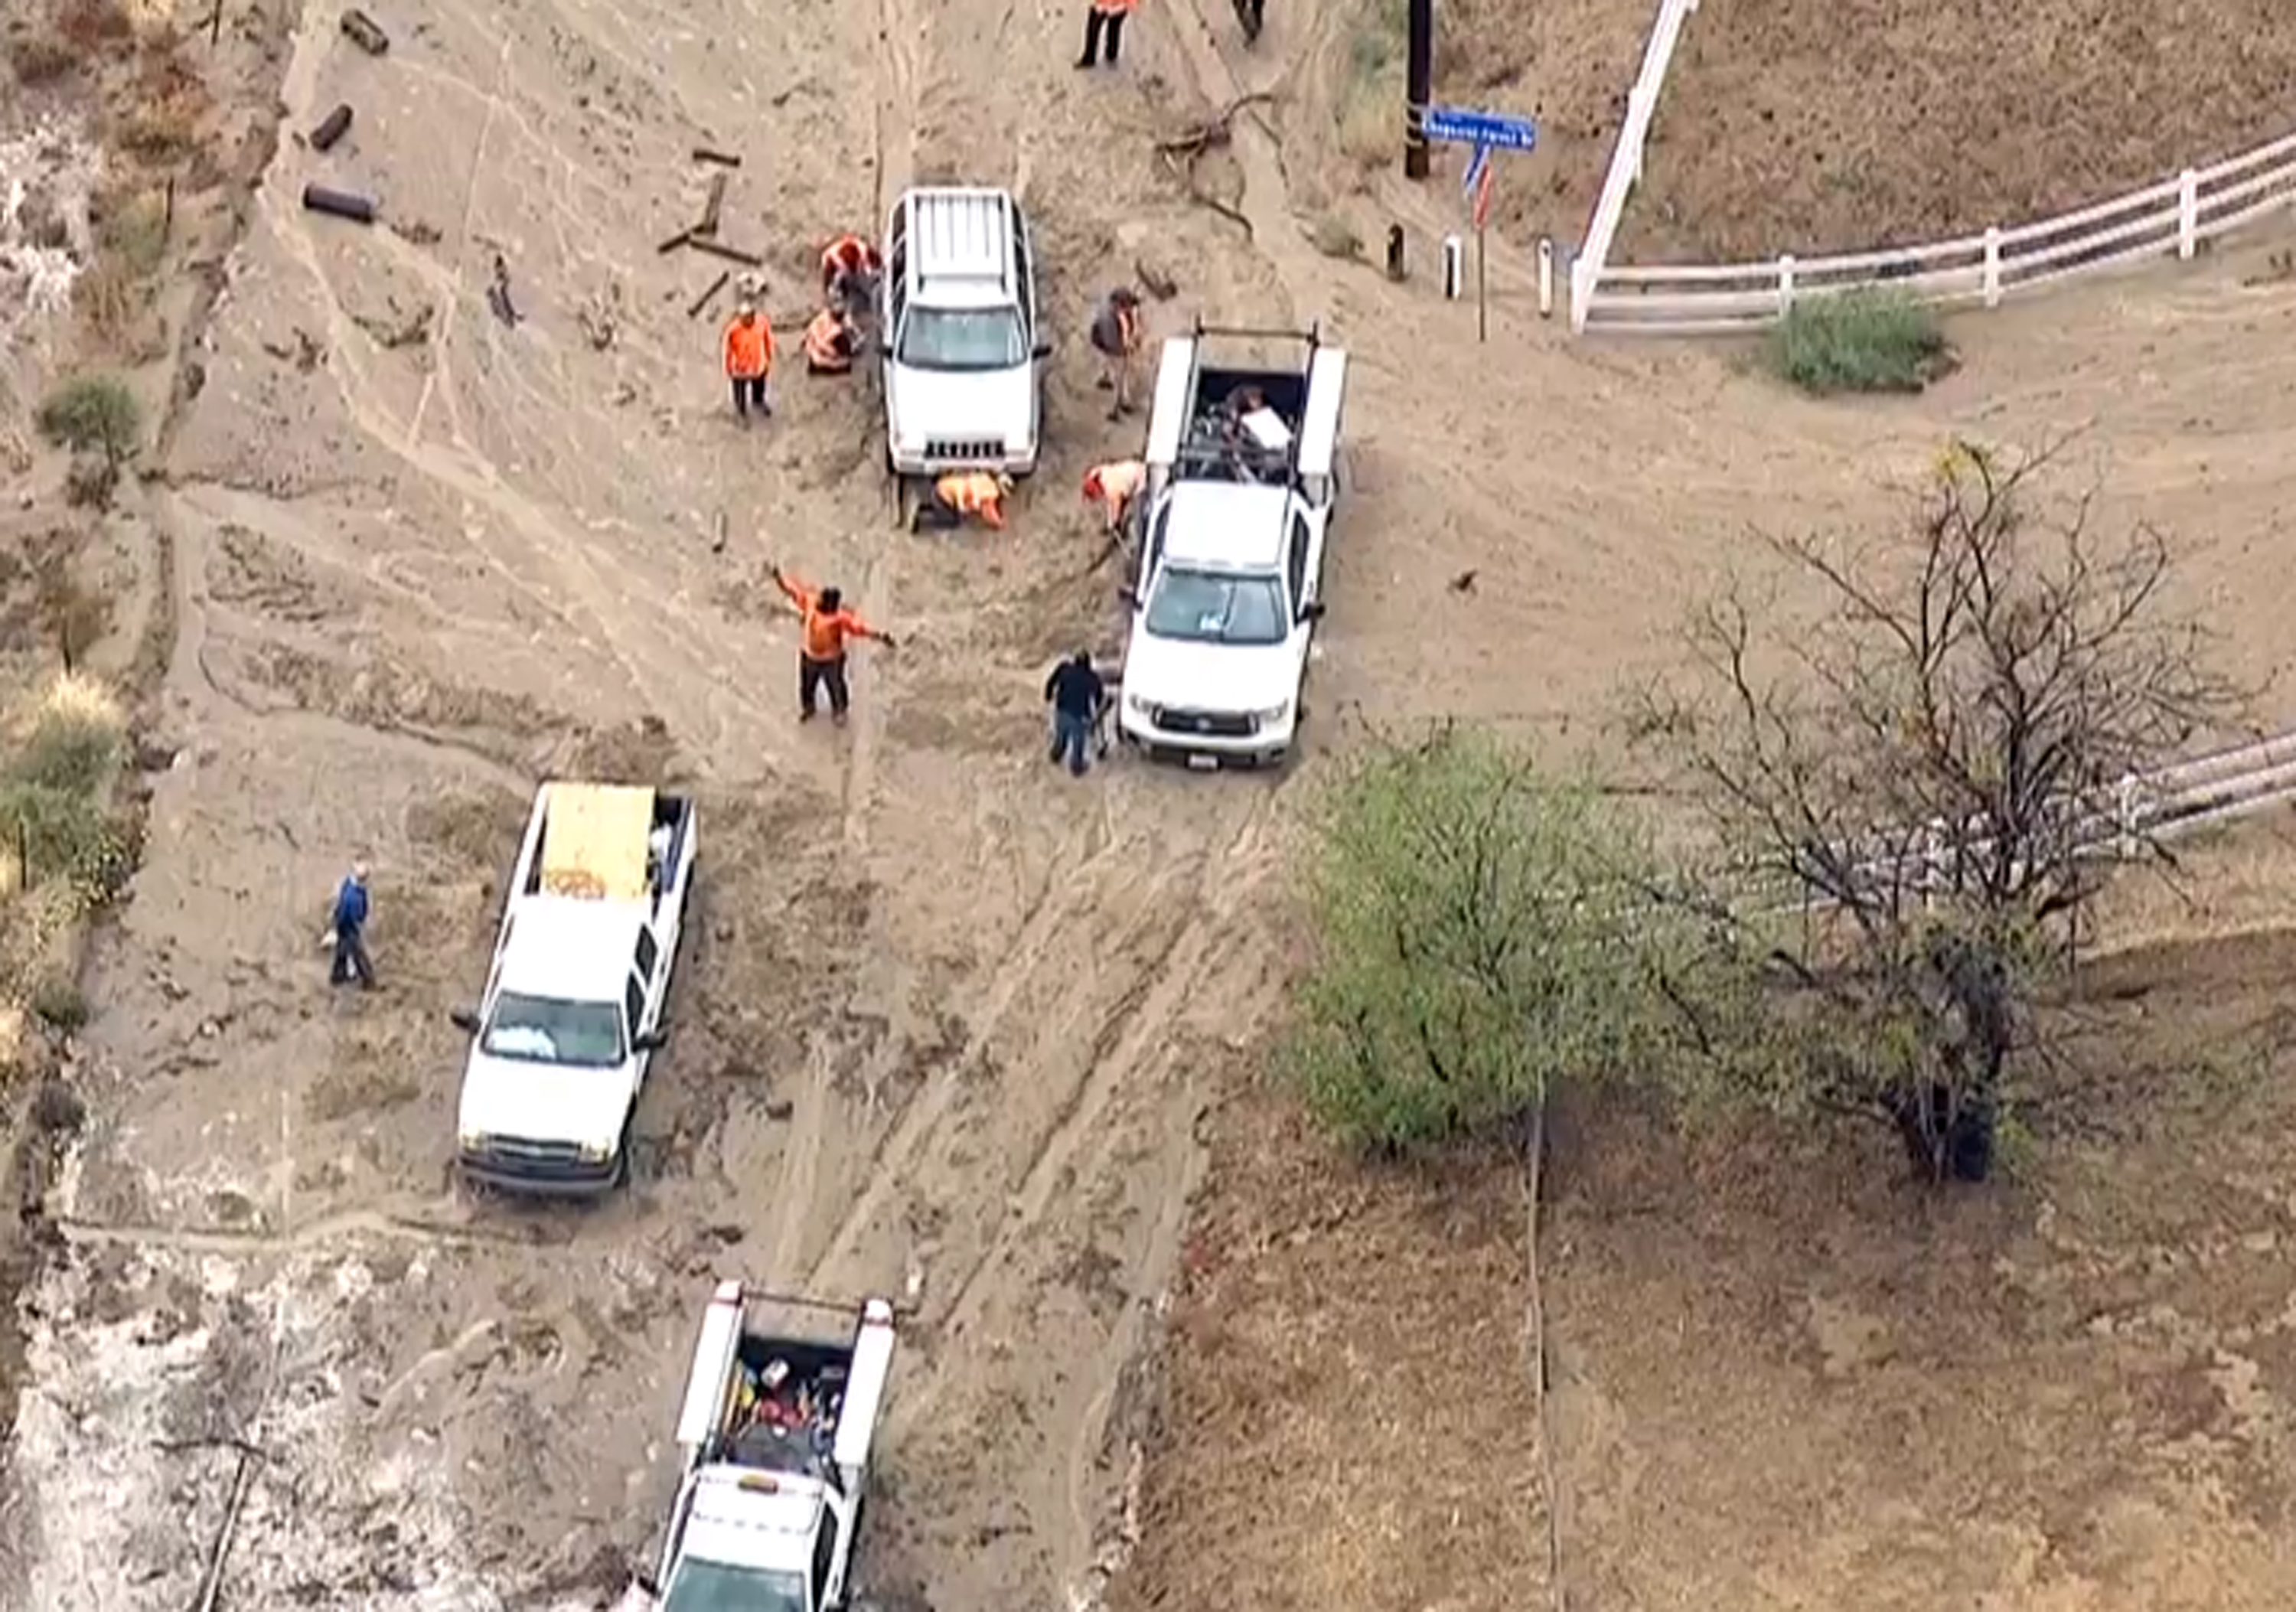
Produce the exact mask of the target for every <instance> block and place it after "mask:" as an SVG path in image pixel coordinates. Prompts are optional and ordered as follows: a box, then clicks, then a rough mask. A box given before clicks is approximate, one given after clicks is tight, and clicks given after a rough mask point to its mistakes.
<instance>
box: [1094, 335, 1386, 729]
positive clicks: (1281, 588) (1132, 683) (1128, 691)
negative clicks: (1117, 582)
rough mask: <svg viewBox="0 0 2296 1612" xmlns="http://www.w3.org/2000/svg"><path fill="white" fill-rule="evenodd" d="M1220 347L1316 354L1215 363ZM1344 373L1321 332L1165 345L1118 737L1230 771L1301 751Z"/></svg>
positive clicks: (1336, 474) (1193, 338)
mask: <svg viewBox="0 0 2296 1612" xmlns="http://www.w3.org/2000/svg"><path fill="white" fill-rule="evenodd" d="M1209 341H1220V342H1222V343H1228V342H1236V343H1239V344H1241V343H1245V342H1250V343H1256V344H1260V345H1265V344H1267V343H1269V342H1281V343H1284V344H1290V345H1294V346H1297V347H1299V348H1300V349H1301V350H1303V351H1304V356H1303V357H1302V358H1300V360H1299V361H1298V362H1297V363H1296V364H1293V365H1290V366H1280V367H1268V366H1242V365H1234V364H1224V365H1219V366H1214V365H1211V364H1209V363H1207V362H1206V361H1205V349H1206V344H1207V343H1208V342H1209ZM1347 372H1348V355H1347V354H1346V353H1345V352H1344V351H1342V350H1341V349H1339V348H1336V347H1326V346H1324V344H1323V342H1322V341H1321V340H1320V338H1319V336H1318V333H1316V331H1314V330H1308V331H1305V332H1289V331H1287V332H1280V333H1279V332H1265V331H1238V330H1215V329H1208V328H1206V327H1204V326H1203V325H1198V326H1197V327H1196V329H1195V331H1194V332H1193V333H1192V334H1189V335H1185V336H1175V337H1173V338H1171V339H1170V340H1169V341H1166V342H1165V343H1164V353H1163V358H1162V360H1161V362H1160V364H1159V366H1158V368H1157V372H1156V398H1155V404H1154V407H1153V410H1152V413H1151V414H1150V415H1149V420H1148V451H1147V461H1146V462H1147V467H1148V481H1147V486H1146V488H1145V489H1144V493H1143V498H1142V507H1144V509H1145V511H1146V516H1145V519H1144V522H1143V525H1142V527H1141V538H1140V544H1139V566H1138V570H1137V572H1136V578H1135V580H1134V583H1133V586H1132V587H1131V588H1129V589H1128V591H1127V594H1126V600H1127V603H1128V604H1129V605H1130V606H1131V609H1132V631H1131V637H1130V639H1129V641H1128V644H1127V646H1126V649H1125V653H1124V673H1123V697H1122V702H1121V703H1120V705H1119V710H1118V717H1117V731H1118V733H1119V735H1120V736H1122V737H1123V738H1124V740H1125V741H1126V742H1127V743H1128V744H1133V745H1135V746H1136V747H1138V748H1139V749H1141V750H1143V751H1144V752H1145V753H1148V754H1149V755H1151V756H1157V757H1162V756H1177V757H1181V758H1184V759H1185V760H1186V761H1188V762H1189V763H1190V764H1191V765H1193V766H1199V767H1218V766H1219V765H1220V764H1222V763H1223V762H1228V761H1236V762H1246V763H1257V762H1270V763H1273V762H1278V761H1283V759H1284V758H1285V757H1286V756H1287V755H1289V754H1290V753H1291V751H1292V744H1293V741H1294V738H1295V736H1296V733H1297V729H1298V727H1299V721H1300V688H1301V686H1302V684H1303V683H1304V682H1305V681H1306V679H1307V675H1308V648H1309V646H1310V643H1311V641H1312V640H1313V638H1314V636H1315V629H1316V621H1318V620H1319V619H1320V618H1321V617H1322V615H1323V613H1324V601H1323V578H1324V538H1325V536H1326V534H1327V533H1328V531H1329V530H1330V527H1331V522H1332V515H1333V511H1334V509H1335V508H1336V507H1337V506H1338V504H1339V499H1340V494H1341V475H1340V437H1341V409H1342V406H1343V405H1344V403H1345V402H1346V399H1347Z"/></svg>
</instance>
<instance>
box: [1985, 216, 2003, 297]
mask: <svg viewBox="0 0 2296 1612" xmlns="http://www.w3.org/2000/svg"><path fill="white" fill-rule="evenodd" d="M1985 306H1986V307H1988V308H1998V307H2000V306H2001V226H1999V225H1994V226H1992V227H1991V228H1989V229H1988V230H1987V231H1986V232H1985Z"/></svg>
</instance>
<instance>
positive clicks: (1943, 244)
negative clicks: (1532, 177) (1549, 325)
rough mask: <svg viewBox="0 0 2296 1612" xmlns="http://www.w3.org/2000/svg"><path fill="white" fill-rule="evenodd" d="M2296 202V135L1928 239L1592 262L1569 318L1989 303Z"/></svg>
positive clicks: (1772, 315)
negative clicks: (2157, 178)
mask: <svg viewBox="0 0 2296 1612" xmlns="http://www.w3.org/2000/svg"><path fill="white" fill-rule="evenodd" d="M2292 201H2296V136H2287V137H2285V138H2283V139H2279V140H2275V141H2272V142H2271V143H2270V144H2265V145H2259V146H2258V147H2257V148H2256V149H2255V150H2253V151H2251V152H2243V153H2242V154H2241V155H2239V156H2237V157H2234V158H2231V159H2229V160H2226V161H2223V162H2218V163H2217V164H2215V165H2214V166H2212V167H2209V168H2196V169H2185V171H2184V172H2183V173H2181V174H2179V175H2177V177H2175V178H2173V179H2164V180H2162V181H2161V183H2160V184H2158V185H2147V186H2146V187H2145V188H2144V189H2143V190H2139V191H2133V192H2131V193H2128V195H2125V196H2120V197H2117V198H2115V199H2114V200H2112V201H2104V202H2100V203H2099V204H2097V205H2096V206H2095V207H2087V208H2083V209H2082V210H2080V211H2079V212H2074V213H2067V214H2066V215H2064V216H2063V217H2062V218H2050V219H2046V220H2045V221H2043V222H2041V223H2038V224H2027V225H2021V226H2018V227H2016V228H2014V229H1989V230H1987V231H1986V232H1985V233H1984V234H1978V235H1964V236H1963V237H1961V238H1960V239H1959V240H1955V241H1939V242H1937V243H1933V244H1931V245H1927V246H1909V247H1903V248H1898V249H1896V250H1892V251H1870V252H1857V253H1853V254H1850V255H1849V256H1845V257H1833V258H1810V259H1796V258H1792V257H1782V258H1778V259H1774V260H1773V261H1770V262H1767V263H1728V264H1718V265H1700V264H1685V265H1659V264H1653V265H1650V266H1646V267H1631V266H1629V267H1615V268H1614V267H1607V266H1604V265H1601V264H1600V263H1599V262H1598V263H1597V265H1596V266H1595V267H1594V268H1593V269H1592V270H1591V272H1589V274H1588V275H1587V283H1586V284H1585V286H1584V289H1583V291H1582V288H1581V285H1580V282H1579V276H1578V275H1577V273H1576V272H1575V271H1574V273H1573V276H1572V280H1571V304H1572V306H1571V320H1572V325H1573V326H1574V328H1577V329H1579V330H1589V329H1591V330H1596V331H1600V332H1603V333H1629V334H1630V333H1650V334H1662V335H1734V334H1743V333H1746V332H1749V331H1753V330H1759V329H1761V328H1763V327H1765V326H1767V325H1770V324H1772V323H1774V322H1775V321H1776V320H1777V319H1779V318H1781V317H1784V314H1785V311H1786V310H1787V309H1788V308H1791V307H1792V306H1793V303H1794V300H1795V299H1796V298H1798V297H1808V296H1819V295H1824V294H1825V293H1827V292H1842V291H1849V290H1854V289H1859V288H1870V287H1876V286H1880V287H1886V288H1888V289H1890V290H1892V291H1896V292H1903V293H1905V294H1906V295H1907V296H1911V297H1914V298H1916V299H1918V300H1921V301H1923V302H1929V303H1934V304H1939V305H1954V304H1981V305H1982V306H1984V307H1987V308H1993V307H1997V306H1998V305H1999V303H2000V301H2001V300H2002V298H2004V297H2005V296H2008V295H2011V294H2012V293H2014V292H2023V291H2031V290H2035V289H2037V288H2038V287H2041V286H2045V285H2050V284H2055V283H2056V282H2058V281H2061V280H2064V279H2068V278H2071V276H2076V275H2086V274H2093V273H2095V272H2097V271H2099V270H2103V269H2110V268H2119V267H2128V266H2129V265H2132V264H2136V263H2141V262H2144V261H2147V260H2149V259H2154V258H2164V257H2167V256H2169V254H2170V253H2174V254H2176V255H2177V257H2179V258H2185V259H2189V258H2191V257H2192V256H2193V255H2194V253H2195V252H2196V251H2199V249H2200V246H2201V243H2202V242H2204V241H2210V240H2213V239H2214V238H2215V237H2217V236H2218V235H2221V234H2225V233H2226V232H2227V231H2230V230H2235V229H2238V228H2240V227H2241V226H2243V225H2247V224H2251V223H2254V222H2255V221H2256V220H2258V219H2259V218H2263V217H2265V216H2266V215H2267V214H2268V213H2271V212H2273V211H2275V210H2278V209H2281V208H2284V207H2287V206H2288V205H2289V204H2290V203H2291V202H2292ZM1604 248H1605V252H1606V253H1607V251H1608V242H1607V241H1605V242H1604Z"/></svg>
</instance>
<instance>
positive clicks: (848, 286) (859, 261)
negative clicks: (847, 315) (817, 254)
mask: <svg viewBox="0 0 2296 1612" xmlns="http://www.w3.org/2000/svg"><path fill="white" fill-rule="evenodd" d="M884 267H885V260H884V259H882V258H881V257H880V256H878V253H877V249H876V248H875V247H873V246H872V245H870V244H869V243H867V242H866V241H864V240H863V239H862V238H861V237H860V236H858V235H840V236H838V237H837V239H836V240H834V241H832V242H831V243H829V244H828V245H827V246H825V247H824V248H822V251H821V294H822V295H823V296H824V298H826V299H827V300H829V302H830V303H831V304H832V306H835V307H840V308H855V309H857V308H861V307H866V306H867V304H868V301H869V286H870V282H872V281H873V280H874V279H875V278H876V277H877V276H879V275H880V274H881V273H883V272H884Z"/></svg>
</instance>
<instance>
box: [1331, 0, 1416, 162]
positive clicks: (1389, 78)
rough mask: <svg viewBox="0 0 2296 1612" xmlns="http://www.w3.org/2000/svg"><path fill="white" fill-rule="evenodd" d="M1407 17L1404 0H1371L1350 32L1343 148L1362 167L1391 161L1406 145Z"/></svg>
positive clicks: (1344, 86)
mask: <svg viewBox="0 0 2296 1612" xmlns="http://www.w3.org/2000/svg"><path fill="white" fill-rule="evenodd" d="M1405 19H1406V9H1405V6H1404V4H1402V3H1401V0H1370V4H1367V5H1365V8H1364V11H1363V13H1362V15H1361V16H1359V17H1358V18H1357V21H1356V28H1355V31H1354V32H1353V33H1352V34H1350V35H1349V37H1348V59H1347V72H1346V77H1345V79H1344V82H1343V84H1342V86H1341V92H1340V104H1339V125H1340V127H1339V140H1340V149H1341V151H1342V152H1346V153H1347V155H1348V156H1349V159H1351V160H1353V161H1354V162H1355V163H1356V164H1357V166H1359V167H1362V168H1366V169H1372V168H1378V167H1381V166H1382V165H1383V164H1385V163H1388V162H1390V161H1392V160H1394V159H1395V155H1396V153H1397V152H1399V151H1401V150H1402V149H1403V103H1404V84H1403V76H1404V67H1405V55H1406V21H1405Z"/></svg>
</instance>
